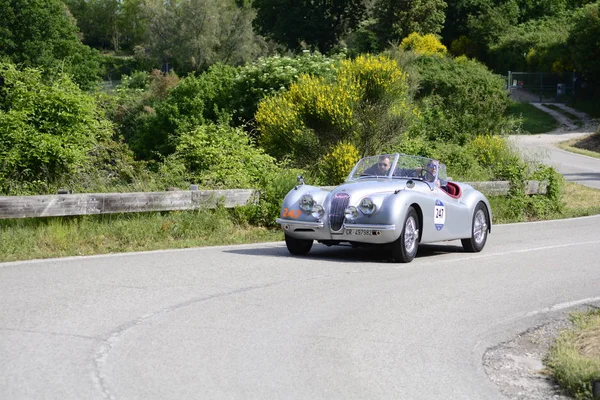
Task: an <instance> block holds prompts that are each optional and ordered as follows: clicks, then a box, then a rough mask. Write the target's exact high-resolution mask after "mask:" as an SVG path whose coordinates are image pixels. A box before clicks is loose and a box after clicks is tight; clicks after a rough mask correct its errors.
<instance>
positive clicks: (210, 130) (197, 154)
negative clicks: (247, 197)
mask: <svg viewBox="0 0 600 400" xmlns="http://www.w3.org/2000/svg"><path fill="white" fill-rule="evenodd" d="M174 157H175V158H178V159H180V160H181V161H182V162H183V165H184V166H185V169H186V171H187V173H188V174H189V176H190V179H191V180H192V182H195V183H198V184H200V185H202V186H203V187H206V188H255V187H256V186H257V184H259V182H260V181H261V179H262V175H264V174H270V173H272V172H273V171H274V170H275V168H276V166H275V163H274V160H273V158H271V157H270V156H269V155H267V154H264V151H263V150H262V149H258V148H256V147H254V146H253V145H252V143H251V142H250V139H249V138H248V136H247V134H246V133H245V132H244V131H243V130H241V129H240V128H232V127H230V126H229V125H227V124H218V125H217V124H212V123H211V124H207V125H203V126H199V127H196V128H195V129H193V130H191V131H189V132H185V133H183V134H181V136H180V140H179V144H178V145H177V149H176V152H175V153H174Z"/></svg>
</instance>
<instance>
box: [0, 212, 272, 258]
mask: <svg viewBox="0 0 600 400" xmlns="http://www.w3.org/2000/svg"><path fill="white" fill-rule="evenodd" d="M235 212H236V211H235V210H233V211H232V210H226V209H220V210H207V211H174V212H164V213H129V214H112V215H111V214H107V215H88V216H79V217H54V218H31V219H12V220H0V262H3V261H16V260H28V259H36V258H53V257H66V256H83V255H91V254H106V253H120V252H129V251H146V250H159V249H178V248H186V247H201V246H215V245H228V244H242V243H257V242H270V241H279V240H283V234H282V233H281V231H280V230H274V229H266V228H260V227H254V226H250V225H248V224H245V223H243V222H240V220H241V219H242V218H239V217H237V216H236V215H235Z"/></svg>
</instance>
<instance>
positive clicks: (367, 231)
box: [346, 229, 373, 236]
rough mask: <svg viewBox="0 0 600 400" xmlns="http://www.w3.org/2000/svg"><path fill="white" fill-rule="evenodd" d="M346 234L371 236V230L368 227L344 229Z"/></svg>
mask: <svg viewBox="0 0 600 400" xmlns="http://www.w3.org/2000/svg"><path fill="white" fill-rule="evenodd" d="M346 234H348V235H356V236H372V235H373V231H372V230H370V229H346Z"/></svg>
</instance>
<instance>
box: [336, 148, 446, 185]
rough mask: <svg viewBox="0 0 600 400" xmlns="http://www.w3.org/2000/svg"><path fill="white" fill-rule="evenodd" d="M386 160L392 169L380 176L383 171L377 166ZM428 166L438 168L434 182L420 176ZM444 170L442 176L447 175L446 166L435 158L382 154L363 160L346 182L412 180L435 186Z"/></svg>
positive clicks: (358, 163)
mask: <svg viewBox="0 0 600 400" xmlns="http://www.w3.org/2000/svg"><path fill="white" fill-rule="evenodd" d="M385 158H388V159H389V160H390V162H391V167H390V169H389V170H388V171H387V172H386V173H381V174H380V173H379V172H382V171H381V170H380V169H379V168H378V167H377V164H378V163H379V161H380V160H382V159H385ZM428 165H435V167H436V168H435V174H434V175H433V180H427V179H425V178H424V176H421V175H420V171H421V170H425V169H426V168H427V166H428ZM442 169H443V172H442V174H444V175H445V171H446V166H445V165H444V164H440V162H439V161H438V160H435V159H433V158H428V157H421V156H413V155H410V154H402V153H395V154H380V155H376V156H368V157H363V158H361V159H360V160H359V161H358V162H357V163H356V165H355V166H354V167H353V168H352V171H350V174H349V175H348V177H347V178H346V182H356V181H359V180H364V179H412V180H418V181H422V182H425V183H427V184H430V185H435V184H436V182H437V181H438V179H439V178H440V172H441V170H442ZM365 173H366V174H365Z"/></svg>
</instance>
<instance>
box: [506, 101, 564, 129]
mask: <svg viewBox="0 0 600 400" xmlns="http://www.w3.org/2000/svg"><path fill="white" fill-rule="evenodd" d="M508 114H509V115H511V116H513V117H516V118H520V119H521V121H522V129H523V131H524V132H526V133H530V134H538V133H546V132H550V131H553V130H554V129H556V128H558V122H557V121H556V120H555V119H554V118H552V117H551V116H550V115H549V114H548V113H545V112H544V111H542V110H540V109H539V108H537V107H534V106H532V105H531V104H529V103H520V102H513V103H512V104H511V105H510V107H509V109H508Z"/></svg>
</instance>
